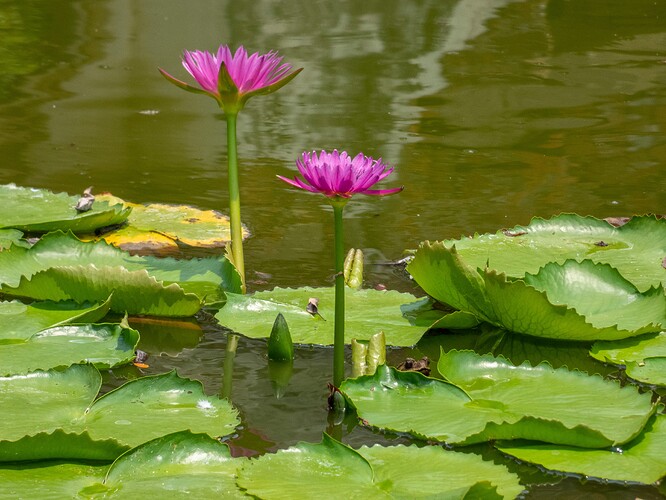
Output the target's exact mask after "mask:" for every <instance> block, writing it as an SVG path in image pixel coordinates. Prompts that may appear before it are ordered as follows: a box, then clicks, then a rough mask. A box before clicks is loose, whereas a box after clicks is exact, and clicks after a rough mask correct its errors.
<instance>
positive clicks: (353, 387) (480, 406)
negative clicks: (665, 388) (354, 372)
mask: <svg viewBox="0 0 666 500" xmlns="http://www.w3.org/2000/svg"><path fill="white" fill-rule="evenodd" d="M438 370H439V372H440V373H441V374H442V375H444V376H445V377H447V378H448V379H450V380H451V381H452V382H454V383H455V384H457V385H453V384H451V383H447V382H444V381H441V380H436V379H431V378H427V377H424V376H422V375H421V374H419V373H403V372H398V371H396V370H394V369H391V368H388V367H385V366H384V367H380V368H379V369H378V370H377V373H376V374H375V375H374V376H366V377H359V378H358V379H354V380H346V381H344V382H343V383H342V387H341V390H342V392H343V393H344V394H345V396H346V397H347V398H348V399H349V400H350V401H351V403H352V404H353V405H354V406H355V407H356V410H357V412H358V416H359V418H361V419H362V420H363V421H364V422H367V423H368V424H369V425H371V426H374V427H378V428H381V429H388V430H392V431H398V432H408V433H410V434H414V435H416V436H419V437H422V438H426V439H435V440H438V441H443V442H447V443H450V444H472V443H476V442H481V441H486V440H490V439H513V438H524V439H534V440H541V441H545V442H553V443H564V444H572V445H576V446H584V447H592V448H594V447H603V446H610V445H612V444H618V443H623V442H626V441H628V440H630V439H632V438H634V437H635V436H636V435H637V434H638V433H639V432H640V431H641V429H642V428H643V426H644V425H645V422H646V421H647V420H648V418H649V417H650V416H651V415H652V414H653V413H654V411H655V407H654V406H653V405H652V403H651V401H650V395H649V394H640V393H639V392H638V390H637V389H636V388H635V387H620V385H619V384H618V383H615V382H610V381H606V380H604V379H602V378H601V377H600V376H596V375H592V376H590V375H587V374H584V373H581V372H576V371H569V370H567V369H565V368H559V369H557V370H555V369H553V368H551V367H550V366H549V365H546V364H540V365H538V366H536V367H532V366H530V365H529V364H527V363H525V364H523V365H520V366H518V367H516V366H514V365H512V364H510V363H509V362H508V361H506V360H504V359H503V358H494V357H492V356H490V355H486V356H479V355H477V354H474V353H472V352H457V351H450V352H449V353H446V354H442V355H441V357H440V361H439V364H438ZM458 385H459V386H460V387H458ZM535 401H538V402H539V404H535V403H534V402H535ZM415 408H418V411H415Z"/></svg>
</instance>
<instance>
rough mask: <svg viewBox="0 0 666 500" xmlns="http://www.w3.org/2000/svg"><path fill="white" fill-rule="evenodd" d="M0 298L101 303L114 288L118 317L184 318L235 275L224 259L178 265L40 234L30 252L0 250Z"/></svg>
mask: <svg viewBox="0 0 666 500" xmlns="http://www.w3.org/2000/svg"><path fill="white" fill-rule="evenodd" d="M0 285H1V290H2V292H3V293H5V294H9V295H14V296H20V297H29V298H34V299H51V300H67V299H74V300H77V301H81V300H84V299H86V300H91V299H92V300H104V299H106V298H107V297H108V296H109V295H110V294H111V292H113V291H114V290H121V293H115V294H114V298H113V300H112V308H113V309H114V310H115V311H117V312H120V313H124V312H126V311H127V312H130V313H135V314H152V315H171V316H188V315H192V314H194V313H195V312H196V311H198V310H199V308H200V306H201V303H202V301H205V302H206V303H209V304H219V303H221V302H222V301H223V300H224V290H231V291H239V290H240V277H239V276H238V273H237V272H236V270H235V268H234V267H233V266H232V265H231V263H229V261H228V260H227V259H226V258H225V257H222V256H220V257H214V258H206V259H192V260H187V261H178V260H175V259H170V258H165V259H158V258H156V257H139V256H130V255H129V254H127V253H125V252H123V251H122V250H119V249H117V248H115V247H113V246H111V245H108V244H107V243H105V242H94V243H93V242H88V243H84V242H82V241H80V240H79V239H78V238H76V237H75V236H73V235H72V234H71V233H69V234H68V233H62V232H54V233H49V234H47V235H45V236H44V237H43V238H42V239H41V240H40V241H38V242H37V243H36V244H35V245H34V246H33V247H32V248H29V249H27V248H22V247H16V246H12V247H11V248H9V249H7V250H4V251H2V252H0Z"/></svg>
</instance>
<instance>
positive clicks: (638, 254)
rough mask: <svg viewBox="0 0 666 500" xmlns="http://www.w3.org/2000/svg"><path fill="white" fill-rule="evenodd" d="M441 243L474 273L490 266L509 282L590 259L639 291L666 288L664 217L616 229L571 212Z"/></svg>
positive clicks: (643, 218)
mask: <svg viewBox="0 0 666 500" xmlns="http://www.w3.org/2000/svg"><path fill="white" fill-rule="evenodd" d="M444 243H445V245H446V246H447V247H451V246H453V245H455V247H456V249H457V251H458V253H459V254H460V255H461V257H462V258H463V259H464V261H465V262H466V263H467V265H469V266H470V267H471V268H472V269H476V268H481V269H484V268H485V267H486V266H488V267H489V268H490V269H494V270H495V271H497V272H498V273H505V274H506V275H507V276H509V277H511V278H522V277H523V276H524V275H525V274H526V273H531V274H535V273H537V271H538V270H539V269H540V268H542V267H543V266H545V265H546V264H547V263H549V262H557V263H560V264H561V263H564V262H565V261H566V260H569V259H574V260H584V259H590V260H592V261H594V262H601V263H606V264H610V265H611V266H613V267H614V268H616V269H617V270H618V271H619V272H620V274H621V275H622V276H624V277H625V279H627V280H628V281H630V282H631V283H633V284H634V285H635V286H636V287H637V288H638V289H639V290H641V291H644V290H647V289H648V288H650V287H656V286H658V285H659V284H660V283H661V284H662V285H663V286H666V269H664V267H663V266H662V262H663V259H664V257H666V219H657V218H656V217H654V216H641V217H634V218H632V219H631V220H630V221H629V222H627V223H626V224H624V225H623V226H620V227H614V226H612V225H611V224H609V223H608V222H606V221H604V220H600V219H595V218H594V217H581V216H579V215H575V214H562V215H558V216H556V217H553V218H551V219H549V220H544V219H541V218H538V217H535V218H534V219H532V221H531V222H530V223H529V224H528V225H527V226H516V227H514V228H511V229H505V230H502V231H498V232H497V233H495V234H482V235H475V236H474V237H473V238H467V237H465V238H460V239H457V240H446V241H445V242H444Z"/></svg>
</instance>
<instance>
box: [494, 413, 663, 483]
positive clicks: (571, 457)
mask: <svg viewBox="0 0 666 500" xmlns="http://www.w3.org/2000/svg"><path fill="white" fill-rule="evenodd" d="M497 447H498V448H499V449H500V450H501V451H503V452H504V453H508V454H509V455H513V456H515V457H517V458H518V459H520V460H523V461H525V462H531V463H536V464H540V465H542V466H544V467H545V468H547V469H551V470H555V471H562V472H567V473H573V474H581V475H583V476H586V477H598V478H602V479H609V480H612V481H632V482H641V483H646V484H652V483H655V482H657V481H658V480H659V479H661V478H662V477H664V476H666V454H664V450H666V415H655V416H654V417H653V419H652V420H651V421H650V422H649V423H648V425H647V426H646V427H645V430H644V431H643V432H642V433H641V434H640V435H639V436H637V437H636V439H634V440H632V441H631V442H629V443H626V444H625V445H623V446H622V447H621V448H614V449H611V450H589V449H581V448H575V447H571V446H554V445H543V444H519V443H516V444H514V443H500V444H499V445H498V446H497Z"/></svg>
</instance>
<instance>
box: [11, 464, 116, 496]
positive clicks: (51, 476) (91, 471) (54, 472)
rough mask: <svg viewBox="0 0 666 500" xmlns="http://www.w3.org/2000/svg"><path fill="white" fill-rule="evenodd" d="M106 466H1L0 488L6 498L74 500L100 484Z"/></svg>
mask: <svg viewBox="0 0 666 500" xmlns="http://www.w3.org/2000/svg"><path fill="white" fill-rule="evenodd" d="M108 468H109V467H108V465H87V464H76V463H59V464H54V463H50V462H36V463H34V464H30V465H26V464H21V465H8V464H2V465H0V484H2V495H3V496H4V497H5V498H44V499H45V498H50V499H58V498H76V497H77V496H78V494H79V492H80V491H81V490H82V489H84V488H86V487H87V486H89V485H90V484H92V483H95V482H101V481H102V480H103V479H104V474H105V473H106V471H107V469H108Z"/></svg>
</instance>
